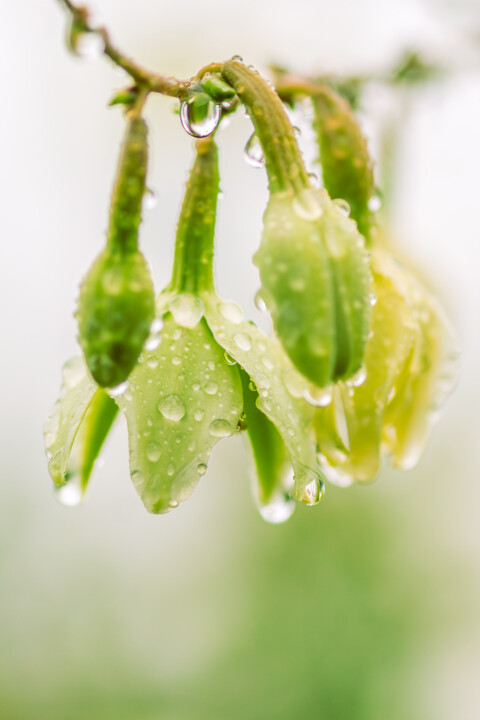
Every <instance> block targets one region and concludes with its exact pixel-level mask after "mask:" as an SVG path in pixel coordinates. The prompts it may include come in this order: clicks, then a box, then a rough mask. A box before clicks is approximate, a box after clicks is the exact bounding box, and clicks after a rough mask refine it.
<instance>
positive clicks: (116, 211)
mask: <svg viewBox="0 0 480 720" xmlns="http://www.w3.org/2000/svg"><path fill="white" fill-rule="evenodd" d="M145 97H146V93H142V94H141V95H140V96H139V100H138V102H137V104H136V105H135V106H134V107H133V108H132V110H131V111H130V113H127V129H126V132H125V139H124V142H123V146H122V151H121V154H120V159H119V162H118V169H117V177H116V179H115V185H114V188H113V195H112V205H111V210H110V224H109V229H108V240H107V250H108V252H110V253H120V254H128V253H131V252H135V251H136V250H137V249H138V228H139V225H140V222H141V214H142V202H143V195H144V193H145V181H146V175H147V160H148V144H147V133H148V130H147V124H146V123H145V120H144V119H143V118H142V117H140V115H139V113H140V109H141V106H142V105H143V102H144V100H145Z"/></svg>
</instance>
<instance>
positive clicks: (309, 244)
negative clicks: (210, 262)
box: [254, 188, 371, 387]
mask: <svg viewBox="0 0 480 720" xmlns="http://www.w3.org/2000/svg"><path fill="white" fill-rule="evenodd" d="M254 262H255V264H256V265H257V266H258V268H259V270H260V276H261V281H262V295H263V299H264V300H265V302H266V304H267V307H268V309H269V311H270V313H271V315H272V319H273V324H274V327H275V331H276V333H277V335H278V337H279V339H280V341H281V343H282V345H283V347H284V349H285V351H286V352H287V354H288V355H289V357H290V359H291V360H292V362H293V363H294V365H296V367H297V368H298V370H300V372H301V373H302V374H303V375H305V377H306V378H308V380H310V381H311V382H312V383H314V384H315V385H317V386H320V387H323V386H325V385H327V384H328V383H330V382H332V381H336V380H339V379H342V378H348V377H349V376H351V375H353V374H354V373H355V372H356V371H358V370H359V368H360V366H361V364H362V361H363V353H364V349H365V344H366V341H367V336H368V332H369V325H370V315H371V307H370V302H369V297H370V293H371V274H370V268H369V256H368V252H367V251H366V249H365V243H364V239H363V237H362V236H361V235H360V234H359V232H358V231H357V228H356V226H355V224H354V223H353V222H352V221H351V220H349V219H348V218H347V217H345V216H344V214H343V212H342V211H341V209H340V208H339V207H337V206H336V205H335V204H334V203H332V201H331V200H330V198H329V197H328V194H327V193H326V192H325V191H319V190H314V189H313V188H308V189H305V190H303V191H302V192H300V193H299V194H297V195H294V194H293V193H275V194H272V195H271V197H270V200H269V202H268V205H267V209H266V211H265V215H264V230H263V235H262V241H261V245H260V249H259V250H258V252H257V253H256V255H255V257H254Z"/></svg>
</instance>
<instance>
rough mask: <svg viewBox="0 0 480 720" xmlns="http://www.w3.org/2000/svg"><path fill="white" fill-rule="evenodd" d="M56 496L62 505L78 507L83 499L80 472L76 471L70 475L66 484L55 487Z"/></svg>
mask: <svg viewBox="0 0 480 720" xmlns="http://www.w3.org/2000/svg"><path fill="white" fill-rule="evenodd" d="M54 493H55V498H56V500H58V502H59V503H60V505H65V507H76V506H77V505H80V503H81V502H82V500H83V492H82V486H81V478H80V474H79V473H76V474H75V475H73V476H71V477H70V480H69V481H68V482H67V483H66V485H62V486H61V487H58V488H55V489H54Z"/></svg>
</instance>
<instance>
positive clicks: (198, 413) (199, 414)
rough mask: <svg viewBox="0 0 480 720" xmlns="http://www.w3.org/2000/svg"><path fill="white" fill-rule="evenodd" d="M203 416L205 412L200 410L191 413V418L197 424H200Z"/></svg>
mask: <svg viewBox="0 0 480 720" xmlns="http://www.w3.org/2000/svg"><path fill="white" fill-rule="evenodd" d="M204 416H205V412H204V411H203V410H202V409H201V408H197V410H195V412H194V413H193V417H194V418H195V420H196V421H197V422H201V421H202V420H203V418H204Z"/></svg>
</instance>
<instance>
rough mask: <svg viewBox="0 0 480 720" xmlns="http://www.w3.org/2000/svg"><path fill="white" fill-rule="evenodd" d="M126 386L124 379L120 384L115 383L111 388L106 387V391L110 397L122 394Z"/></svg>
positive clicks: (126, 381)
mask: <svg viewBox="0 0 480 720" xmlns="http://www.w3.org/2000/svg"><path fill="white" fill-rule="evenodd" d="M127 388H128V380H125V381H124V382H122V383H120V385H117V386H116V387H113V388H108V389H107V392H108V394H109V395H110V397H112V398H115V397H120V395H123V393H124V392H125V390H126V389H127Z"/></svg>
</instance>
